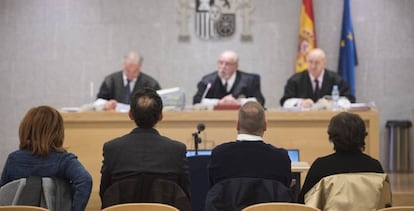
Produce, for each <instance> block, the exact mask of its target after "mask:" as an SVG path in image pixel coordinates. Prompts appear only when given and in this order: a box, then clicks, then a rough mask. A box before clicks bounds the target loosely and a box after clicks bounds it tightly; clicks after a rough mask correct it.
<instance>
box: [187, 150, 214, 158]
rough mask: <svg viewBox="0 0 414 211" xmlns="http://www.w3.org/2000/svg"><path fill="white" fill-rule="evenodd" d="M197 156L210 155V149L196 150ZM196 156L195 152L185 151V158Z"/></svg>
mask: <svg viewBox="0 0 414 211" xmlns="http://www.w3.org/2000/svg"><path fill="white" fill-rule="evenodd" d="M198 155H211V150H210V149H201V150H198ZM194 156H196V154H195V150H187V157H194Z"/></svg>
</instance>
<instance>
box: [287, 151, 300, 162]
mask: <svg viewBox="0 0 414 211" xmlns="http://www.w3.org/2000/svg"><path fill="white" fill-rule="evenodd" d="M287 151H288V155H289V158H290V161H291V162H299V161H300V158H299V150H298V149H288V150H287Z"/></svg>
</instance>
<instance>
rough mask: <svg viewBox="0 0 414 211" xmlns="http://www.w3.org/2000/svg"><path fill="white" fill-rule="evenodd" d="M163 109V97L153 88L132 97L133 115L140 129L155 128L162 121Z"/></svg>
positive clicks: (139, 91) (140, 91)
mask: <svg viewBox="0 0 414 211" xmlns="http://www.w3.org/2000/svg"><path fill="white" fill-rule="evenodd" d="M162 107H163V105H162V100H161V97H160V96H159V95H158V94H157V92H156V91H155V90H154V89H151V88H143V89H140V90H138V91H136V92H135V93H134V94H133V95H132V97H131V115H132V117H134V121H135V124H136V125H137V126H138V127H142V128H152V127H154V125H155V124H157V122H158V121H159V120H160V117H161V115H162Z"/></svg>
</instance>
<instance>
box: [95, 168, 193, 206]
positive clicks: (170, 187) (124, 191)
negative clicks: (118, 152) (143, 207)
mask: <svg viewBox="0 0 414 211" xmlns="http://www.w3.org/2000/svg"><path fill="white" fill-rule="evenodd" d="M125 203H162V204H168V205H171V206H173V207H176V208H177V209H179V210H182V211H191V210H192V209H191V205H190V201H189V199H188V197H187V195H186V193H185V192H184V191H183V189H182V188H181V187H180V186H179V185H178V184H177V183H175V182H173V181H171V180H167V179H162V178H160V177H159V175H157V176H155V175H154V174H139V175H136V176H131V177H128V178H125V179H122V180H120V181H116V182H115V183H113V184H112V185H111V186H109V187H108V188H107V189H106V190H105V192H104V194H103V196H102V209H104V208H106V207H109V206H113V205H117V204H125Z"/></svg>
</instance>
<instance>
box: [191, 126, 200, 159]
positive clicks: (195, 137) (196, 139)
mask: <svg viewBox="0 0 414 211" xmlns="http://www.w3.org/2000/svg"><path fill="white" fill-rule="evenodd" d="M200 132H201V131H197V132H195V133H193V138H194V149H195V155H196V156H197V155H198V144H199V143H201V138H200V137H199V136H198V134H200Z"/></svg>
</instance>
